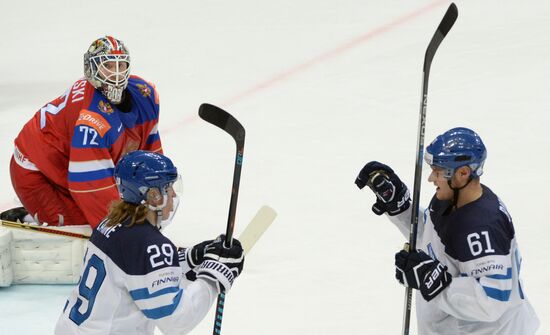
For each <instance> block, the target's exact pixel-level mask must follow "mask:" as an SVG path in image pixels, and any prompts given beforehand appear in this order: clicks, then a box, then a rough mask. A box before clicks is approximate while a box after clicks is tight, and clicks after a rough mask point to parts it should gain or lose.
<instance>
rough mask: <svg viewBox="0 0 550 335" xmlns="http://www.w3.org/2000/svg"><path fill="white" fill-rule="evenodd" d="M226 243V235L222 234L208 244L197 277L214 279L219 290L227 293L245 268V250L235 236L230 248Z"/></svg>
mask: <svg viewBox="0 0 550 335" xmlns="http://www.w3.org/2000/svg"><path fill="white" fill-rule="evenodd" d="M224 243H225V235H220V236H219V237H218V238H217V239H215V240H214V242H212V243H211V244H209V245H207V246H206V248H205V249H204V260H203V262H202V263H201V265H200V266H199V268H198V269H196V271H197V278H202V279H206V280H209V281H213V282H214V283H215V284H216V287H217V288H218V292H223V293H226V292H227V291H229V289H230V288H231V286H232V285H233V281H234V280H235V278H237V277H238V276H239V274H240V273H241V272H242V270H243V265H244V251H243V247H242V246H241V242H239V240H237V239H235V238H234V239H233V243H232V245H231V247H229V248H227V247H225V245H224Z"/></svg>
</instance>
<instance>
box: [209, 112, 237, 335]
mask: <svg viewBox="0 0 550 335" xmlns="http://www.w3.org/2000/svg"><path fill="white" fill-rule="evenodd" d="M199 116H200V117H201V118H202V119H204V120H205V121H207V122H209V123H211V124H213V125H215V126H217V127H219V128H221V129H223V130H224V131H225V132H227V133H228V134H229V135H231V136H232V137H233V139H234V140H235V144H236V154H235V164H234V169H233V184H232V187H231V200H230V201H229V214H228V215H227V228H226V231H225V245H226V246H229V247H231V243H232V241H233V230H234V228H235V216H236V213H237V200H238V198H239V185H240V182H241V169H242V163H243V154H244V139H245V130H244V127H243V126H242V125H241V124H240V123H239V121H237V119H235V118H234V117H233V116H232V115H231V114H229V113H227V112H226V111H224V110H223V109H221V108H219V107H216V106H214V105H210V104H202V105H201V106H200V107H199ZM224 305H225V293H223V292H222V293H220V294H218V301H217V303H216V316H215V319H214V330H213V335H220V334H221V327H222V319H223V310H224Z"/></svg>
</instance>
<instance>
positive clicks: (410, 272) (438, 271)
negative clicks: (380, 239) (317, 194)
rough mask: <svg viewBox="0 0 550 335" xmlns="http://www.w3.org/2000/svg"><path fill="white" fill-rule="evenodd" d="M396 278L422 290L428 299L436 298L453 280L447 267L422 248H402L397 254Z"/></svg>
mask: <svg viewBox="0 0 550 335" xmlns="http://www.w3.org/2000/svg"><path fill="white" fill-rule="evenodd" d="M395 278H397V280H398V281H399V282H400V283H401V284H403V285H405V286H407V287H412V288H414V289H418V290H420V293H422V296H423V297H424V299H425V300H426V301H430V300H432V299H433V298H435V297H436V296H437V295H438V294H439V293H441V292H442V291H443V290H444V289H445V288H446V287H447V286H449V285H450V284H451V281H452V277H451V275H450V274H449V273H448V272H447V267H446V266H445V265H443V264H442V263H440V262H439V261H437V260H434V259H432V258H431V257H430V256H428V255H427V254H426V253H424V252H423V251H422V250H416V251H413V252H408V251H406V250H401V251H400V252H398V253H397V254H395Z"/></svg>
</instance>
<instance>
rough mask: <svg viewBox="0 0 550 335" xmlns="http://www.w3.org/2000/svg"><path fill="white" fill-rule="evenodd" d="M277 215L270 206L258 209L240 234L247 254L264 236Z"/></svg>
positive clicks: (240, 239)
mask: <svg viewBox="0 0 550 335" xmlns="http://www.w3.org/2000/svg"><path fill="white" fill-rule="evenodd" d="M276 217H277V212H275V210H274V209H273V208H271V207H269V206H262V208H260V209H259V210H258V212H257V213H256V215H255V216H254V218H253V219H252V221H250V223H249V224H248V226H246V228H245V229H244V231H243V232H242V233H241V236H239V241H240V242H241V245H242V246H243V249H244V253H245V255H246V254H248V253H249V252H250V249H252V247H253V246H254V245H255V244H256V242H257V241H258V240H259V239H260V237H262V235H263V234H264V233H265V231H266V230H267V228H269V226H271V224H272V223H273V221H274V220H275V218H276Z"/></svg>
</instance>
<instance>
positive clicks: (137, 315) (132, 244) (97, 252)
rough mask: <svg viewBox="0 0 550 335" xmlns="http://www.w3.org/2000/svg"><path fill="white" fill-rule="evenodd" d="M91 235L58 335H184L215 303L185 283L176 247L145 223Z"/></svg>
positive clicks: (201, 285)
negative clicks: (158, 334) (160, 334)
mask: <svg viewBox="0 0 550 335" xmlns="http://www.w3.org/2000/svg"><path fill="white" fill-rule="evenodd" d="M104 223H105V222H102V223H101V224H100V225H99V226H98V228H97V229H96V230H94V232H93V234H92V237H91V238H90V241H89V242H88V250H87V252H86V255H85V257H84V269H83V273H82V276H81V278H80V282H79V284H78V286H77V287H76V288H75V289H74V291H73V292H72V294H71V296H70V297H69V299H68V300H67V302H66V304H65V307H64V308H63V313H62V314H61V316H60V317H59V320H58V322H57V325H56V328H55V334H56V335H69V334H71V335H74V334H82V335H84V334H86V335H92V334H94V335H95V334H113V335H118V334H120V335H122V334H124V335H127V334H153V332H154V328H155V326H156V327H158V328H159V329H160V330H161V331H162V332H163V333H164V334H185V333H188V332H189V331H191V329H193V327H195V326H196V325H197V324H198V323H199V322H200V321H201V320H202V319H203V317H204V316H205V315H206V313H207V312H208V310H209V308H210V306H211V305H212V303H213V302H214V299H215V298H216V297H217V294H218V292H217V289H216V288H215V286H214V285H213V284H212V283H210V282H208V281H205V280H202V279H197V280H195V281H194V282H189V281H187V280H186V279H185V277H184V275H183V273H184V272H186V271H187V270H189V268H188V265H187V263H186V262H182V263H183V264H182V266H180V262H179V258H178V252H177V250H176V247H175V246H174V245H173V244H172V242H170V240H169V239H168V238H166V237H165V236H164V235H162V234H161V233H160V232H159V231H158V230H157V229H156V228H155V227H153V226H152V225H150V224H149V223H147V222H146V223H144V224H140V225H134V226H132V227H126V226H124V225H118V226H115V227H111V228H107V227H105V226H104Z"/></svg>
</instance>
